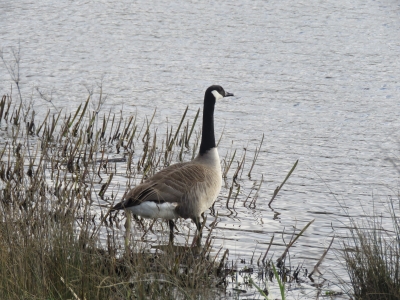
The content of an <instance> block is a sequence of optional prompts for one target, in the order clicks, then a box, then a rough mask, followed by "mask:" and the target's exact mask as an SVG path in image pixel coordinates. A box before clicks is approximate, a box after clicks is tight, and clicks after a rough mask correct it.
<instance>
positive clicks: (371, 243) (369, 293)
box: [342, 198, 400, 300]
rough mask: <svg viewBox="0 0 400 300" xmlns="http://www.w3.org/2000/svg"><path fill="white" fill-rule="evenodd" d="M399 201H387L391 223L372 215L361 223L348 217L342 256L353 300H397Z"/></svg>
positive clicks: (399, 294) (399, 280) (399, 295)
mask: <svg viewBox="0 0 400 300" xmlns="http://www.w3.org/2000/svg"><path fill="white" fill-rule="evenodd" d="M399 200H400V199H399V198H396V199H390V201H389V202H388V210H389V214H390V215H391V219H390V220H391V222H387V220H385V223H384V222H383V221H384V219H383V218H382V216H381V215H377V214H375V213H374V214H372V215H371V216H370V217H369V218H368V219H367V220H365V221H363V222H360V221H357V220H354V219H353V218H350V220H351V229H350V236H349V238H348V239H346V240H345V241H344V243H343V256H342V257H343V259H344V262H345V265H346V267H347V271H348V274H349V277H350V284H351V289H352V291H353V295H354V298H355V299H360V300H361V299H363V300H372V299H374V300H375V299H381V300H398V299H400V224H399V220H398V211H399Z"/></svg>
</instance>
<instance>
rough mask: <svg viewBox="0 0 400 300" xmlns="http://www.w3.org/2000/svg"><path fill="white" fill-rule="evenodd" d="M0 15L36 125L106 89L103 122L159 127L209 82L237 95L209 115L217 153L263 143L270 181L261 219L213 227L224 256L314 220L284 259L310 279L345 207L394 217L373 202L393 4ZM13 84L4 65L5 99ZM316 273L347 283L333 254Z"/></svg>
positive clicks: (357, 0)
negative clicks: (114, 117)
mask: <svg viewBox="0 0 400 300" xmlns="http://www.w3.org/2000/svg"><path fill="white" fill-rule="evenodd" d="M0 13H1V16H2V18H1V21H0V36H1V40H0V47H1V48H2V49H3V51H4V52H3V57H4V60H5V61H6V62H7V63H10V62H11V61H12V55H11V48H10V47H16V46H18V45H20V49H21V57H22V60H21V63H20V74H21V76H20V79H21V81H20V86H21V88H22V94H23V97H24V100H25V101H26V102H30V101H32V102H33V103H34V105H35V109H36V111H37V112H38V114H39V116H40V115H42V116H43V115H44V114H45V113H46V112H47V109H50V110H52V111H55V110H56V109H57V110H60V109H63V111H65V112H70V111H73V110H74V109H75V108H76V107H77V106H78V105H79V104H80V103H81V102H83V101H85V100H86V98H87V95H88V91H93V92H94V94H95V96H98V94H99V90H100V89H99V85H100V84H102V89H103V93H104V94H105V95H106V96H107V99H106V101H105V103H104V105H103V106H102V111H104V112H107V111H109V110H111V111H112V112H119V111H122V110H123V111H124V115H128V114H129V113H138V117H139V119H142V120H143V119H144V118H145V117H146V116H151V114H152V113H153V110H154V108H156V107H157V112H156V117H155V121H156V125H157V126H161V127H162V128H165V123H166V120H167V119H168V122H169V123H170V124H176V123H177V122H178V121H179V118H180V117H181V114H182V112H183V110H184V109H185V108H186V106H187V105H189V113H188V114H189V116H190V117H193V116H194V115H195V113H196V111H197V109H198V108H199V107H201V106H202V96H203V93H204V90H205V89H206V88H207V87H208V86H209V85H211V84H221V85H222V86H223V87H224V88H226V90H228V91H230V92H233V93H234V94H235V96H236V97H235V98H234V99H229V101H228V100H227V101H223V102H220V103H218V104H217V108H216V113H215V117H216V132H217V136H219V135H220V134H221V133H222V131H223V132H224V136H223V139H222V141H221V144H220V154H221V156H222V157H223V156H225V154H226V153H227V152H228V151H230V150H229V149H231V148H232V149H238V151H239V152H240V153H239V154H241V151H242V150H241V149H243V148H247V149H248V151H249V153H251V155H250V154H249V158H250V157H251V156H252V155H253V154H252V153H253V152H254V150H255V147H256V146H257V145H258V144H259V142H260V140H261V136H262V134H265V140H264V144H263V147H262V151H261V153H260V155H259V159H258V162H257V165H256V166H255V168H254V170H253V173H252V174H253V175H252V180H254V181H255V182H259V180H260V179H261V174H263V176H264V183H263V185H262V188H261V190H260V193H259V199H258V200H257V207H256V209H248V208H244V207H239V208H238V209H237V213H238V214H237V216H236V217H235V218H228V217H222V218H221V222H220V223H219V225H218V235H219V236H220V237H221V239H220V240H219V241H218V243H221V244H223V245H224V247H228V248H230V249H231V257H232V256H233V257H245V258H247V259H248V258H249V257H251V255H252V254H253V251H255V253H256V254H255V256H256V257H258V255H259V254H260V253H262V252H264V251H265V250H266V248H267V245H268V243H269V240H270V238H271V236H272V234H273V233H275V235H276V238H275V242H276V244H282V243H283V242H282V240H281V239H280V238H278V236H279V233H281V232H282V231H283V230H286V231H289V230H291V228H292V226H294V225H295V224H297V227H299V228H302V227H303V226H304V225H305V224H306V223H307V222H308V221H310V220H312V219H315V222H314V223H313V224H312V225H311V227H310V228H309V229H308V230H307V232H306V235H305V237H303V238H301V239H300V240H299V242H298V243H297V246H296V248H294V250H293V251H292V256H293V257H294V258H295V259H298V261H306V263H305V264H306V265H307V266H308V267H309V268H312V266H313V264H314V263H315V262H316V260H318V258H319V257H320V255H321V254H322V252H323V250H324V248H325V247H326V246H327V245H328V244H329V242H330V239H331V237H332V236H333V235H334V234H335V233H336V234H338V233H343V229H342V228H343V226H344V224H348V219H347V217H346V216H345V213H344V211H343V207H346V208H347V209H348V213H349V214H350V215H351V216H353V217H355V218H357V219H358V218H362V217H363V216H365V214H366V213H367V212H370V211H371V209H372V205H373V204H374V203H375V208H376V209H377V210H378V211H382V212H383V213H384V215H385V216H388V214H387V209H386V207H385V205H383V204H380V203H381V202H382V203H385V201H386V199H387V196H388V195H395V194H396V193H397V189H398V186H399V170H400V167H399V163H400V162H399V148H400V143H399V142H400V133H399V130H398V128H399V120H400V118H399V117H400V102H399V100H398V99H399V95H400V83H399V81H398V78H399V77H400V60H399V59H398V54H399V53H400V36H399V32H400V30H399V29H400V21H399V20H400V18H399V16H400V5H399V4H398V3H397V2H396V1H393V0H388V1H373V0H366V1H361V0H353V1H343V0H339V1H317V0H311V1H309V0H308V1H296V2H293V1H285V0H284V1H268V2H266V1H226V2H217V3H216V2H215V1H214V2H206V1H177V2H174V3H170V2H169V1H158V2H157V4H153V3H150V2H148V1H135V3H131V1H117V2H110V3H108V2H106V1H102V2H100V1H96V2H90V1H68V2H59V1H50V0H48V1H34V2H31V1H2V3H1V4H0ZM11 85H12V81H11V79H10V75H9V73H8V72H7V70H6V68H5V66H4V65H1V68H0V90H1V92H2V93H8V92H9V91H10V86H11ZM36 88H39V89H40V90H41V91H42V93H44V94H45V95H46V97H47V99H51V103H50V102H46V101H44V100H43V99H41V98H40V96H39V93H38V92H37V91H36ZM14 93H15V86H14ZM15 96H16V94H15ZM93 107H94V106H93ZM163 132H164V131H163ZM297 159H299V165H298V167H297V169H296V171H295V173H294V174H293V176H292V177H291V178H290V179H289V181H288V182H287V184H286V185H285V186H284V188H283V189H282V190H281V192H280V193H279V196H278V197H277V198H276V199H275V200H274V202H273V208H274V209H275V211H273V210H271V209H270V208H268V206H267V203H268V201H269V199H270V198H271V196H272V194H273V190H274V189H275V187H276V186H278V185H279V184H280V183H281V182H282V180H283V179H284V178H285V176H286V174H287V172H288V171H289V170H290V168H291V166H292V165H293V163H294V162H295V161H296V160H297ZM221 210H223V209H222V208H221ZM363 210H365V212H364V211H363ZM275 212H279V213H280V214H279V215H278V217H276V218H275V217H274V216H275ZM343 223H344V224H343ZM256 244H258V245H257V248H256V250H255V245H256ZM334 248H338V242H335V244H334ZM276 255H279V253H277V254H276ZM322 269H324V271H325V272H326V273H325V275H326V276H328V277H329V278H330V279H332V280H333V279H334V276H333V275H329V274H331V273H330V272H332V271H333V272H337V273H339V274H340V275H341V276H345V272H344V270H343V266H342V265H341V264H340V263H339V262H338V260H337V258H336V257H335V255H334V253H333V252H331V253H329V254H328V256H327V258H326V260H325V261H324V263H323V266H322Z"/></svg>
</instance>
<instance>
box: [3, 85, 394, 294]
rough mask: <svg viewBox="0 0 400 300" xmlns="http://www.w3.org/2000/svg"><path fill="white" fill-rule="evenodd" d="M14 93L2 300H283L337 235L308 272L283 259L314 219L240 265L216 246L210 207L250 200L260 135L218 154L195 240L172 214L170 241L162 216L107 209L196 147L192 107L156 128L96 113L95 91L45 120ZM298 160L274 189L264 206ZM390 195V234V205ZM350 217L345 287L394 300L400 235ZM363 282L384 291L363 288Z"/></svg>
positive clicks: (252, 204)
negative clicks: (278, 250)
mask: <svg viewBox="0 0 400 300" xmlns="http://www.w3.org/2000/svg"><path fill="white" fill-rule="evenodd" d="M18 90H19V89H18ZM100 95H101V93H100ZM19 97H20V101H14V100H13V96H12V94H7V95H4V96H3V97H2V98H1V101H0V129H1V130H0V134H1V138H0V145H1V147H0V294H1V295H2V298H3V299H82V300H83V299H149V298H150V299H239V298H240V297H241V296H240V295H241V294H245V293H246V292H248V291H249V290H251V291H253V294H252V295H253V296H254V297H259V298H260V299H264V298H265V299H276V298H277V297H279V298H280V299H286V297H287V291H288V286H289V285H290V283H304V282H307V283H309V284H310V286H311V285H313V278H312V275H313V274H317V273H318V267H319V266H320V264H321V263H322V262H323V259H324V257H325V255H326V252H327V251H329V249H330V246H331V245H332V242H333V239H332V242H331V245H329V247H327V249H326V251H325V252H324V253H321V257H320V259H319V260H318V263H317V264H316V265H315V266H314V268H312V269H313V271H312V272H311V274H310V273H308V271H307V269H305V267H303V266H291V265H290V259H287V258H288V257H289V250H290V248H291V247H292V246H293V245H294V244H295V242H296V240H297V239H298V238H301V236H302V235H303V233H304V232H305V231H306V230H307V228H308V226H310V225H311V224H312V222H313V220H310V222H308V223H307V224H306V225H305V226H304V227H303V228H295V229H294V231H293V233H292V239H291V241H289V242H288V243H286V249H285V250H284V251H283V253H282V255H281V256H280V257H279V258H278V260H276V259H274V261H273V259H272V256H271V255H269V251H270V248H271V245H273V241H274V236H272V238H271V240H270V242H269V245H268V248H267V249H265V252H264V254H262V255H260V256H259V257H252V259H251V262H247V263H246V262H244V264H245V267H243V268H238V267H237V265H236V264H234V263H233V260H230V259H229V249H223V248H217V247H215V246H214V243H213V241H214V240H215V239H216V238H218V237H217V233H216V231H217V230H215V228H216V226H217V224H218V218H219V215H218V211H219V209H218V208H224V213H225V212H229V214H234V213H235V206H238V205H243V206H245V207H248V208H249V209H254V208H256V205H257V198H258V197H259V195H258V192H259V190H260V188H261V185H262V182H263V178H262V177H261V179H260V180H259V181H258V184H256V185H255V184H253V185H251V186H252V187H251V188H247V187H245V185H244V184H243V181H245V180H246V178H250V177H251V172H252V169H253V167H254V165H255V164H256V163H257V157H258V154H259V151H260V149H261V146H262V143H263V138H262V139H261V141H260V144H259V145H256V146H255V148H256V150H255V151H254V154H250V151H248V152H246V151H244V153H242V155H241V157H239V156H236V155H237V151H236V150H234V151H231V152H230V153H228V154H226V156H225V157H221V162H222V174H223V177H224V180H225V187H224V189H223V191H222V192H221V195H220V197H219V198H218V200H217V201H216V203H215V205H216V207H214V206H213V207H212V208H211V213H210V214H209V215H208V216H207V218H208V219H209V220H205V221H204V222H203V226H205V229H206V230H205V236H206V237H204V238H203V244H202V247H193V245H191V244H190V241H191V239H192V234H193V233H194V230H193V229H191V228H190V226H188V225H187V224H186V223H185V222H178V223H177V227H178V229H179V234H178V235H179V239H178V241H179V242H178V243H177V244H175V245H174V246H173V247H172V246H170V245H166V244H167V241H166V240H167V236H168V234H167V231H168V226H167V225H166V224H164V223H163V222H162V221H153V220H144V219H140V218H133V217H132V216H131V215H130V214H128V215H125V213H119V214H115V213H110V212H109V209H110V208H111V207H112V204H113V203H115V202H116V201H117V200H119V199H121V198H122V196H123V191H124V190H127V188H128V187H132V186H135V185H136V184H137V183H140V182H141V181H142V180H144V179H145V178H147V177H148V176H151V175H152V174H154V173H155V172H157V171H159V170H160V169H162V168H163V167H165V166H168V165H170V164H172V163H175V162H179V161H187V160H190V159H192V158H193V157H194V156H195V155H196V153H197V149H198V145H199V139H200V134H199V132H198V131H197V130H196V124H197V123H198V116H199V112H200V110H198V111H197V114H196V115H195V117H194V119H193V120H190V119H189V118H188V117H187V112H188V108H187V109H186V110H185V111H184V113H183V115H182V118H181V121H180V123H179V124H178V125H177V126H174V127H172V126H170V127H167V131H166V133H164V134H161V133H159V132H157V128H154V127H153V126H152V122H153V120H154V116H155V114H153V115H152V117H151V118H149V119H146V120H145V121H144V122H143V124H140V123H138V121H137V118H136V116H117V115H116V114H113V113H111V112H107V113H104V112H102V111H101V103H103V101H104V99H102V98H101V96H100V99H99V101H98V102H97V103H98V106H97V108H96V109H94V110H93V109H92V110H91V109H90V108H92V107H93V105H92V106H90V105H89V103H90V102H91V101H93V99H92V97H91V96H89V97H88V98H87V100H86V101H85V102H84V103H82V105H80V106H79V107H78V108H77V110H76V111H75V112H74V113H72V114H69V115H65V114H63V113H62V112H58V113H54V114H52V113H50V111H49V112H48V113H47V115H46V116H45V118H44V119H43V120H36V119H35V112H34V110H33V107H32V106H24V104H23V101H22V98H21V95H20V94H19ZM197 125H198V124H197ZM297 163H298V162H297V161H296V162H295V164H294V165H293V167H292V169H291V170H289V172H288V174H287V175H286V178H284V180H283V181H282V184H281V185H280V186H278V187H277V189H276V190H275V191H272V193H271V196H272V198H271V200H270V202H269V206H270V207H271V204H272V201H273V200H274V198H275V197H276V196H277V195H278V193H279V191H280V189H281V188H282V186H283V185H284V184H285V183H286V181H287V180H288V179H289V177H290V176H291V175H292V173H293V171H294V170H295V168H296V166H297ZM222 194H223V196H222ZM397 200H398V199H397ZM392 204H393V205H392V206H391V207H392V208H393V209H392V210H391V213H392V216H393V224H394V231H395V232H396V234H397V237H398V236H399V233H400V230H399V226H398V222H397V218H396V216H397V215H396V212H397V211H398V207H396V206H395V204H394V201H393V202H392ZM229 214H228V216H229ZM206 221H208V222H206ZM210 221H211V222H210ZM352 224H353V225H354V228H355V231H352V233H353V235H352V236H351V238H352V241H353V244H349V243H344V244H343V250H344V251H342V252H341V253H343V256H342V258H343V263H344V264H346V266H347V270H348V272H349V276H350V280H351V283H350V286H351V287H349V286H347V287H346V286H344V287H343V291H346V293H347V296H346V297H351V298H354V299H400V298H399V296H398V295H400V289H399V286H400V284H399V281H398V271H399V264H400V263H399V261H400V260H399V254H400V250H399V242H398V239H397V237H395V238H394V239H393V236H392V235H390V234H388V235H387V237H386V238H385V242H382V239H381V235H380V231H379V230H375V229H378V227H379V223H378V222H371V223H369V225H371V226H370V228H367V229H365V228H366V227H365V226H364V227H359V226H356V225H357V224H356V222H353V223H352ZM377 226H378V227H377ZM379 229H383V228H379ZM365 230H366V231H365ZM133 231H134V232H133ZM370 232H374V233H375V235H373V236H371V235H369V234H370ZM371 242H372V246H371ZM254 247H256V244H255V245H254ZM349 249H350V250H351V251H350V250H349ZM347 250H349V251H347ZM253 256H254V255H253ZM339 257H340V256H339ZM253 258H254V259H253ZM374 262H376V266H375V265H373V263H374ZM309 267H310V266H309ZM371 268H372V269H371ZM377 269H378V270H379V271H381V272H380V273H376V270H377ZM376 274H378V275H376ZM310 275H311V276H310ZM371 276H372V277H371ZM373 276H378V277H373ZM238 277H240V280H239V279H238ZM364 280H367V281H366V282H364ZM371 281H375V282H376V283H377V284H376V285H374V286H377V288H378V287H382V286H384V287H385V290H380V291H378V292H377V290H376V289H375V290H372V291H371V290H369V287H370V286H371ZM271 282H273V283H271ZM385 284H386V285H385ZM274 285H275V287H276V288H275V289H273V290H274V293H273V298H272V296H271V286H274ZM314 288H315V290H316V293H315V294H316V296H314V297H315V298H318V297H322V296H324V297H328V299H336V298H335V297H344V296H345V295H343V294H342V293H338V292H335V291H331V290H329V288H326V287H325V286H324V285H319V284H317V283H315V285H314ZM350 290H351V291H350ZM353 293H354V294H353ZM377 293H379V295H380V296H379V298H376V295H377ZM369 295H375V298H374V297H373V296H369ZM340 299H346V298H340Z"/></svg>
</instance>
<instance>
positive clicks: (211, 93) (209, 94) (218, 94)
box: [204, 85, 233, 101]
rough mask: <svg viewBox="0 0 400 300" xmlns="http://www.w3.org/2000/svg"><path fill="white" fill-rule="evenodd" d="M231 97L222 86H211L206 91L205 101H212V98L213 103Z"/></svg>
mask: <svg viewBox="0 0 400 300" xmlns="http://www.w3.org/2000/svg"><path fill="white" fill-rule="evenodd" d="M231 96H233V94H232V93H228V92H226V91H225V90H224V89H223V87H222V86H220V85H212V86H210V87H209V88H208V89H207V90H206V94H205V97H204V98H205V99H212V98H214V101H216V100H220V99H222V98H224V97H231Z"/></svg>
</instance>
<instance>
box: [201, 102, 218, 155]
mask: <svg viewBox="0 0 400 300" xmlns="http://www.w3.org/2000/svg"><path fill="white" fill-rule="evenodd" d="M214 107H215V98H214V97H213V96H211V97H209V98H207V97H205V98H204V108H203V131H202V135H201V144H200V155H203V154H205V153H206V152H207V151H208V150H210V149H212V148H215V136H214Z"/></svg>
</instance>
